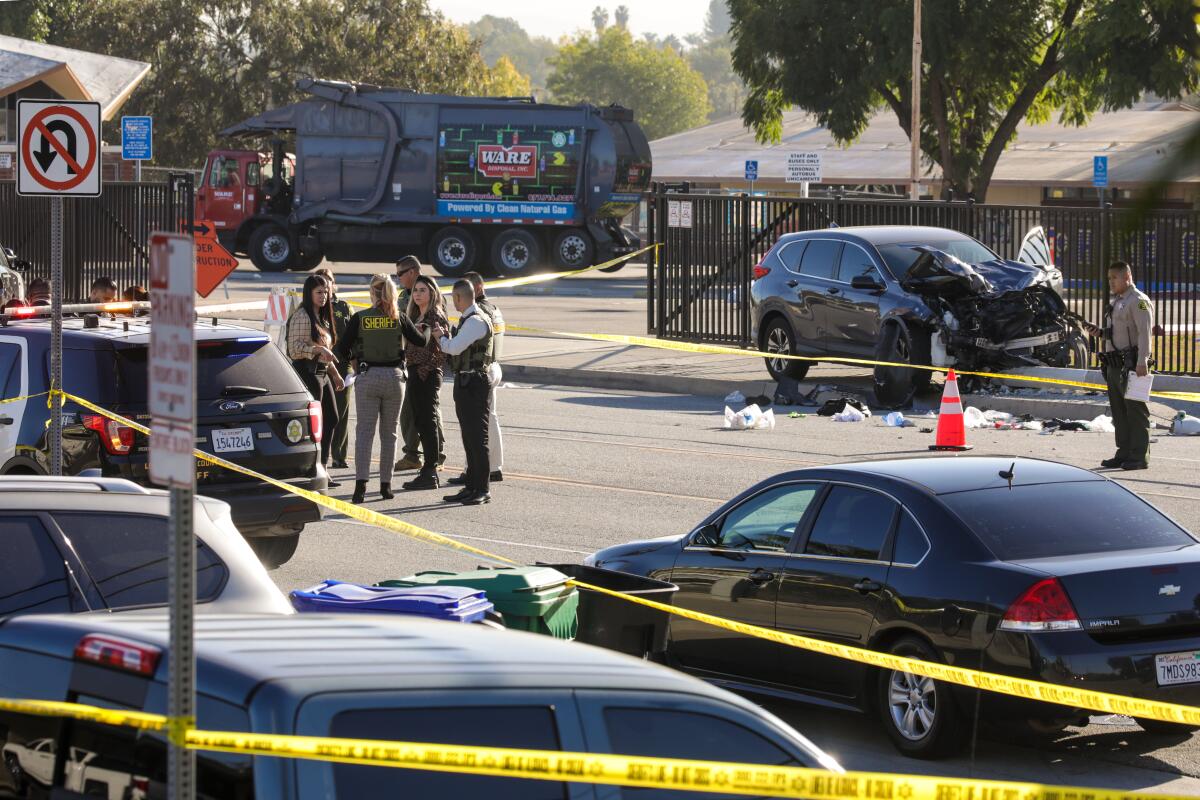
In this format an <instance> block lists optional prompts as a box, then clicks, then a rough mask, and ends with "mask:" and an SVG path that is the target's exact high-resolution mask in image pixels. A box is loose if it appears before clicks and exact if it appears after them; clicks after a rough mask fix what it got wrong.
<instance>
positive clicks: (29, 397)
mask: <svg viewBox="0 0 1200 800" xmlns="http://www.w3.org/2000/svg"><path fill="white" fill-rule="evenodd" d="M49 394H50V392H38V393H37V394H23V395H21V396H20V397H6V398H4V399H3V400H0V405H4V404H5V403H19V402H21V401H22V400H32V399H33V398H35V397H41V396H42V395H49Z"/></svg>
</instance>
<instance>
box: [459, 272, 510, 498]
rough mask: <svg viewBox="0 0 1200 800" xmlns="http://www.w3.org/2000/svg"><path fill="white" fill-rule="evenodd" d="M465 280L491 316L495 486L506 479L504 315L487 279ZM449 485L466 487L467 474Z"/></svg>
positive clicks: (491, 450) (490, 443)
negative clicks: (501, 409)
mask: <svg viewBox="0 0 1200 800" xmlns="http://www.w3.org/2000/svg"><path fill="white" fill-rule="evenodd" d="M463 280H468V281H470V282H471V287H472V288H473V289H474V290H475V305H476V306H478V308H479V310H480V311H481V312H482V313H484V314H487V316H488V319H490V320H491V322H492V336H493V338H492V362H491V363H490V364H488V368H487V373H488V386H489V387H490V391H489V395H490V396H489V398H488V462H489V463H488V466H489V469H490V470H491V474H490V475H489V480H490V482H491V483H498V482H499V481H502V480H504V435H503V433H502V432H501V431H500V417H499V416H498V415H497V413H496V390H497V389H499V388H500V383H501V381H503V380H504V373H503V372H502V371H501V369H500V352H501V349H502V347H503V344H504V315H503V314H501V313H500V309H499V308H498V307H497V306H496V304H495V302H493V301H492V299H491V298H490V297H488V296H487V293H486V291H485V287H484V283H483V276H482V275H480V274H479V273H478V272H468V273H467V274H465V275H463ZM447 483H452V484H457V485H459V486H462V485H464V484H465V483H466V473H463V474H462V475H459V476H458V477H457V478H451V479H450V480H449V481H447Z"/></svg>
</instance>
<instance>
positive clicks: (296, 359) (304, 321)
mask: <svg viewBox="0 0 1200 800" xmlns="http://www.w3.org/2000/svg"><path fill="white" fill-rule="evenodd" d="M329 297H330V291H329V283H328V282H327V281H326V280H325V279H324V278H323V277H321V276H320V275H309V276H308V278H307V279H306V280H305V281H304V289H303V290H302V298H301V300H300V306H299V307H298V308H297V309H296V310H295V311H293V312H292V315H291V316H290V317H288V321H287V354H288V358H290V359H292V366H293V367H294V368H295V370H296V373H297V374H298V375H299V376H300V380H301V381H303V382H304V385H305V386H306V387H307V388H308V391H309V392H310V393H311V394H312V396H313V398H314V399H316V400H318V401H320V403H321V416H322V423H321V432H322V436H321V463H322V464H323V465H324V464H328V463H329V446H330V443H331V442H332V440H333V436H332V435H331V434H332V432H333V428H334V426H336V425H337V419H338V413H337V402H336V399H335V398H334V391H335V390H338V391H340V390H341V388H342V387H343V385H344V384H343V381H342V376H341V375H340V374H339V373H338V370H337V364H336V361H337V359H336V357H335V356H334V354H333V346H334V344H335V343H336V342H337V329H336V327H335V326H334V321H333V307H332V306H331V305H330V304H329ZM337 486H338V484H337V483H336V482H334V481H332V480H331V481H329V488H331V489H333V488H336V487H337Z"/></svg>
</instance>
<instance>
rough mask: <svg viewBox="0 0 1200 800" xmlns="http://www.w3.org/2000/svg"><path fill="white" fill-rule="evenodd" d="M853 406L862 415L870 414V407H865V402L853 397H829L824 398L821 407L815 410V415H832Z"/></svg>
mask: <svg viewBox="0 0 1200 800" xmlns="http://www.w3.org/2000/svg"><path fill="white" fill-rule="evenodd" d="M850 408H853V409H855V410H856V411H858V412H859V413H860V414H862V415H863V417H869V416H871V409H869V408H867V405H866V403H863V402H862V401H861V400H858V399H856V398H853V397H846V396H844V395H843V396H841V397H831V398H830V399H828V400H826V401H825V403H824V404H823V405H822V406H821V408H820V409H819V410H818V411H817V416H821V417H832V416H835V415H837V414H840V413H842V412H843V411H845V410H847V409H850Z"/></svg>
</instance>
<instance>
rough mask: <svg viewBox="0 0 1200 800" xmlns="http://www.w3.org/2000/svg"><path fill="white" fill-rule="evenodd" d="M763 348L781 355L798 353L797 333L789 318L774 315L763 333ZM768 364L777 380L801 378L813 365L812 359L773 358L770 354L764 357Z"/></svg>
mask: <svg viewBox="0 0 1200 800" xmlns="http://www.w3.org/2000/svg"><path fill="white" fill-rule="evenodd" d="M762 350H763V352H764V353H779V354H781V355H793V356H794V355H796V354H797V353H796V334H795V333H793V332H792V326H791V325H789V324H788V322H787V320H785V319H781V318H780V317H773V318H772V319H771V321H770V322H768V323H767V327H766V330H764V331H763V335H762ZM763 360H764V361H765V362H766V364H767V372H769V373H771V377H772V378H774V379H775V380H776V381H779V380H782V379H783V378H793V379H795V380H801V379H802V378H803V377H804V376H805V375H807V374H808V368H809V367H810V366H812V362H811V361H793V360H791V359H787V358H771V357H770V356H768V357H767V358H765V359H763Z"/></svg>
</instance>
